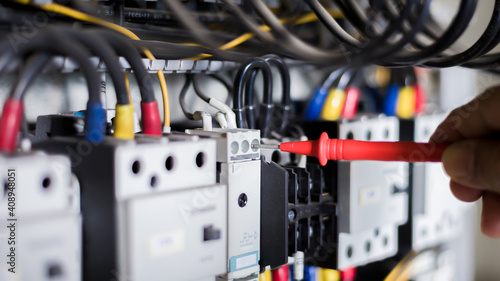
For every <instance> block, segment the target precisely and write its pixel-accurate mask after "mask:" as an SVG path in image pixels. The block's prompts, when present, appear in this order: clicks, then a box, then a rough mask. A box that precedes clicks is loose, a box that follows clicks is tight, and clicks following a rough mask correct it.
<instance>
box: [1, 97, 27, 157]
mask: <svg viewBox="0 0 500 281" xmlns="http://www.w3.org/2000/svg"><path fill="white" fill-rule="evenodd" d="M22 119H23V102H22V100H16V99H12V98H9V99H7V101H6V102H5V104H4V106H3V113H2V118H1V119H0V151H6V152H13V151H15V150H16V146H17V134H18V133H19V128H20V127H21V121H22Z"/></svg>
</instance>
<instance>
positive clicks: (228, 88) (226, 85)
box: [209, 74, 233, 104]
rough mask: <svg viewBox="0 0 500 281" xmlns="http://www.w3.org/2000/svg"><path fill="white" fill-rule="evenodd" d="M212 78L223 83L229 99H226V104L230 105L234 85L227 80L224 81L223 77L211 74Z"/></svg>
mask: <svg viewBox="0 0 500 281" xmlns="http://www.w3.org/2000/svg"><path fill="white" fill-rule="evenodd" d="M209 76H210V77H213V78H215V79H217V80H218V81H219V82H221V83H222V84H223V85H224V87H226V89H227V98H226V104H229V103H230V102H231V100H232V99H231V94H232V93H233V85H232V84H231V83H229V82H228V81H227V80H226V79H224V78H223V77H222V76H220V75H219V74H210V75H209Z"/></svg>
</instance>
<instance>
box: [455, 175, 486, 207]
mask: <svg viewBox="0 0 500 281" xmlns="http://www.w3.org/2000/svg"><path fill="white" fill-rule="evenodd" d="M450 190H451V193H453V195H454V196H455V197H456V198H457V199H458V200H460V201H463V202H474V201H476V200H478V199H479V198H481V196H482V195H483V191H482V190H480V189H477V188H471V187H468V186H465V185H463V184H460V183H458V182H455V181H453V180H451V181H450Z"/></svg>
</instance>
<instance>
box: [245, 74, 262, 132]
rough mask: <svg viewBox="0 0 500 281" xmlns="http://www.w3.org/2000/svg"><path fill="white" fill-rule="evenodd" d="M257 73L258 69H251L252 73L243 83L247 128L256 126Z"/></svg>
mask: <svg viewBox="0 0 500 281" xmlns="http://www.w3.org/2000/svg"><path fill="white" fill-rule="evenodd" d="M258 73H259V71H258V69H256V70H254V71H252V75H250V77H249V78H248V82H247V83H245V115H246V120H247V126H248V128H249V129H256V128H257V118H256V116H255V115H256V112H255V111H256V109H255V105H256V103H255V100H254V98H253V97H254V94H255V88H254V86H255V78H256V77H257V74H258Z"/></svg>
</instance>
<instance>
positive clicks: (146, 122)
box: [141, 101, 162, 136]
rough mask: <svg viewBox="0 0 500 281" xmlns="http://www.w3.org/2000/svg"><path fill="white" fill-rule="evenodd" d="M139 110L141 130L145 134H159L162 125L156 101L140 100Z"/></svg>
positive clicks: (160, 133)
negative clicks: (140, 113)
mask: <svg viewBox="0 0 500 281" xmlns="http://www.w3.org/2000/svg"><path fill="white" fill-rule="evenodd" d="M141 110H142V126H143V128H142V132H143V133H144V134H146V135H151V136H161V135H162V126H161V118H160V111H158V103H157V102H156V101H152V102H141Z"/></svg>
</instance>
